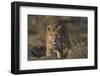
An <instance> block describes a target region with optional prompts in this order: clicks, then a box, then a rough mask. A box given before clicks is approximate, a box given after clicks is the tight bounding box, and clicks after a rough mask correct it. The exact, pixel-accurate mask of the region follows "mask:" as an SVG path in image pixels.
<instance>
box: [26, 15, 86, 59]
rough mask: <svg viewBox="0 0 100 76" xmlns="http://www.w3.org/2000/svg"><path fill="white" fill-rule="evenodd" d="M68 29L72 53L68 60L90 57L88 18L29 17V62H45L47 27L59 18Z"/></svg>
mask: <svg viewBox="0 0 100 76" xmlns="http://www.w3.org/2000/svg"><path fill="white" fill-rule="evenodd" d="M58 17H59V18H61V19H62V20H63V21H64V25H65V26H66V27H67V31H68V36H69V40H70V43H71V48H72V53H71V54H70V55H69V56H67V58H66V59H77V58H78V59H79V58H87V57H88V50H87V49H88V45H87V44H88V42H87V41H88V40H87V37H88V36H87V34H88V33H87V32H88V18H87V17H71V16H47V15H28V60H44V59H46V56H45V51H46V49H45V35H46V28H47V26H48V25H49V24H50V23H51V22H52V21H54V20H56V19H57V18H58Z"/></svg>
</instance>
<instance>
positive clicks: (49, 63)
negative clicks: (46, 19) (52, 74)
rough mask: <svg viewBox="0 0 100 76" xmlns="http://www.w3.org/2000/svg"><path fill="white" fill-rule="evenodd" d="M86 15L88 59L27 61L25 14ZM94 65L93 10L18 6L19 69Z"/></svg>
mask: <svg viewBox="0 0 100 76" xmlns="http://www.w3.org/2000/svg"><path fill="white" fill-rule="evenodd" d="M28 14H33V15H54V16H55V15H57V16H77V17H78V16H82V17H84V16H85V17H88V59H65V60H41V61H27V37H28V35H27V15H28ZM93 65H94V11H92V10H76V9H57V8H42V7H25V6H21V7H20V70H29V69H44V68H45V69H46V68H60V67H79V66H93Z"/></svg>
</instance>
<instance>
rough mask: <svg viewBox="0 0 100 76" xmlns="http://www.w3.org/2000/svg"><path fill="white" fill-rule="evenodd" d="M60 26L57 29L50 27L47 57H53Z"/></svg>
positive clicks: (47, 37)
mask: <svg viewBox="0 0 100 76" xmlns="http://www.w3.org/2000/svg"><path fill="white" fill-rule="evenodd" d="M59 29H60V26H58V27H57V28H56V25H55V24H53V25H48V27H47V30H46V56H47V57H51V56H52V54H53V51H52V49H53V44H54V41H55V39H56V35H57V34H58V30H59Z"/></svg>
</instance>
